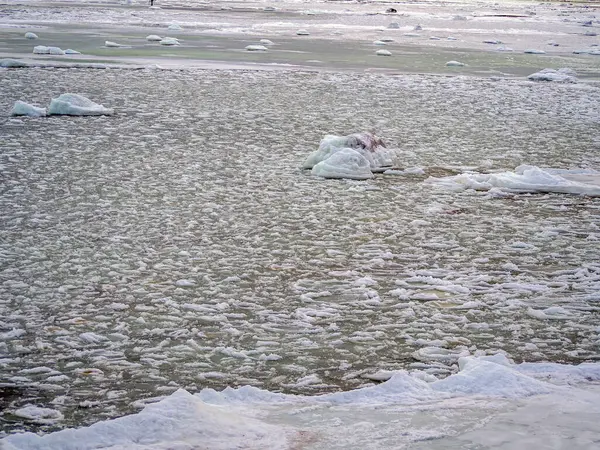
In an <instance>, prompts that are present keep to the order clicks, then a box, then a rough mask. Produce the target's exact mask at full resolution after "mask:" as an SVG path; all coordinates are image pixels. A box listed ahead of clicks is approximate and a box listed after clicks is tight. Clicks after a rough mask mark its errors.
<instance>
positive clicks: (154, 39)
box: [146, 34, 162, 42]
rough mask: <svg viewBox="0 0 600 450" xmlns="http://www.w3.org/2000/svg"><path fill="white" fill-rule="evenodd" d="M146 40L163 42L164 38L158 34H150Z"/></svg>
mask: <svg viewBox="0 0 600 450" xmlns="http://www.w3.org/2000/svg"><path fill="white" fill-rule="evenodd" d="M146 40H147V41H150V42H159V41H162V38H161V37H160V36H158V35H157V34H149V35H148V36H146Z"/></svg>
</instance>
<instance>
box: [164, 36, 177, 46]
mask: <svg viewBox="0 0 600 450" xmlns="http://www.w3.org/2000/svg"><path fill="white" fill-rule="evenodd" d="M159 44H160V45H179V39H177V38H174V37H166V38H164V39H161V40H160V42H159Z"/></svg>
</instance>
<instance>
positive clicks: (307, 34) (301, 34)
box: [296, 29, 310, 36]
mask: <svg viewBox="0 0 600 450" xmlns="http://www.w3.org/2000/svg"><path fill="white" fill-rule="evenodd" d="M296 35H298V36H309V35H310V33H309V32H308V31H307V30H304V29H301V30H298V31H296Z"/></svg>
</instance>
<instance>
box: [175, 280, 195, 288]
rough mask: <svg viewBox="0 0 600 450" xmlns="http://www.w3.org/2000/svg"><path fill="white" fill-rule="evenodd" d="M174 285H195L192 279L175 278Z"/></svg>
mask: <svg viewBox="0 0 600 450" xmlns="http://www.w3.org/2000/svg"><path fill="white" fill-rule="evenodd" d="M175 285H176V286H179V287H191V286H195V285H196V282H195V281H192V280H177V281H176V282H175Z"/></svg>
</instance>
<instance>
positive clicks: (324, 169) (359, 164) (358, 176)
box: [312, 148, 373, 180]
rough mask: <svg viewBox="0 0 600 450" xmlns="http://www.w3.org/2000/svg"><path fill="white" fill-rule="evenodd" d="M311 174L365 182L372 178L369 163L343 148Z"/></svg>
mask: <svg viewBox="0 0 600 450" xmlns="http://www.w3.org/2000/svg"><path fill="white" fill-rule="evenodd" d="M312 174H313V175H316V176H319V177H323V178H348V179H352V180H367V179H369V178H373V172H371V166H370V164H369V161H368V160H367V159H366V158H365V157H364V156H363V155H362V154H360V153H359V152H357V151H356V150H353V149H351V148H343V149H341V150H340V151H338V152H336V153H334V154H333V155H331V156H330V157H329V158H327V159H326V160H324V161H321V162H319V163H318V164H316V165H315V166H314V167H313V168H312Z"/></svg>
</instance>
